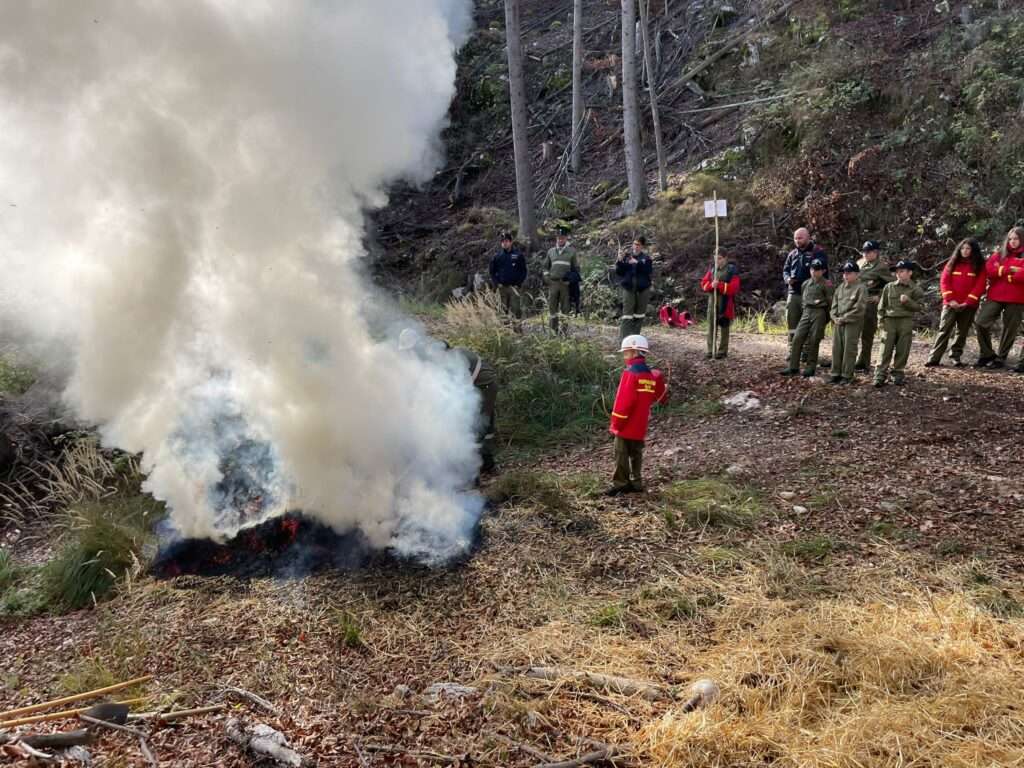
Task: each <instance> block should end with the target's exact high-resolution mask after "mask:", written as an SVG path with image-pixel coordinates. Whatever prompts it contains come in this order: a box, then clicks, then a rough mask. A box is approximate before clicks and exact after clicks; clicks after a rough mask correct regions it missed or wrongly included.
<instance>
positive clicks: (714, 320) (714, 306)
mask: <svg viewBox="0 0 1024 768" xmlns="http://www.w3.org/2000/svg"><path fill="white" fill-rule="evenodd" d="M712 194H713V195H714V201H715V250H714V252H713V253H712V254H711V283H712V287H711V318H710V322H711V359H712V360H714V359H715V355H716V354H717V353H718V349H717V344H716V343H715V342H716V341H717V339H718V286H717V285H714V282H715V277H716V276H717V274H718V190H715V191H714V192H713V193H712Z"/></svg>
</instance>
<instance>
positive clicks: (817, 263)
mask: <svg viewBox="0 0 1024 768" xmlns="http://www.w3.org/2000/svg"><path fill="white" fill-rule="evenodd" d="M811 269H820V270H824V269H825V262H823V261H822V260H821V259H813V260H812V261H811Z"/></svg>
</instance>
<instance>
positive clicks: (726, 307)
mask: <svg viewBox="0 0 1024 768" xmlns="http://www.w3.org/2000/svg"><path fill="white" fill-rule="evenodd" d="M700 289H701V290H702V291H704V293H711V294H713V295H712V296H710V297H709V298H708V351H707V354H706V355H704V356H705V357H707V358H708V359H711V358H714V359H716V360H722V359H724V358H725V357H727V356H728V354H729V326H730V325H732V321H733V320H734V319H735V318H736V294H738V293H739V292H740V275H739V270H737V269H736V265H735V264H733V263H732V262H730V261H729V257H728V256H726V254H725V251H723V250H721V249H719V251H718V253H716V254H715V274H711V270H710V269H709V270H708V271H707V272H705V273H704V277H702V278H701V280H700ZM712 333H714V335H715V337H716V340H717V343H716V344H715V346H716V347H718V349H712V348H711V337H712Z"/></svg>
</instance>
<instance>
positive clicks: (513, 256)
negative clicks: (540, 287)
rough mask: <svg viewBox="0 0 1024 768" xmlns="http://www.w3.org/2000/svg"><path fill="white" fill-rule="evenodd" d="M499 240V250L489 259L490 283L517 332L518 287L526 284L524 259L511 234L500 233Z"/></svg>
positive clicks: (519, 314) (520, 311)
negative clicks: (492, 284)
mask: <svg viewBox="0 0 1024 768" xmlns="http://www.w3.org/2000/svg"><path fill="white" fill-rule="evenodd" d="M500 240H501V250H499V251H498V252H497V253H496V254H495V255H494V257H493V258H492V259H491V265H490V273H491V282H492V283H494V287H495V288H496V289H497V291H498V295H499V296H500V297H501V308H502V309H503V310H504V311H505V312H507V313H508V314H509V315H511V316H512V318H513V327H514V328H515V329H516V330H517V331H518V330H521V328H522V325H521V323H520V321H521V319H522V317H523V307H522V302H521V301H520V299H519V287H520V286H521V285H522V284H523V283H524V282H526V257H525V256H523V254H521V253H520V252H519V250H518V249H517V248H516V247H515V245H514V243H513V240H512V233H511V232H502V233H501V237H500Z"/></svg>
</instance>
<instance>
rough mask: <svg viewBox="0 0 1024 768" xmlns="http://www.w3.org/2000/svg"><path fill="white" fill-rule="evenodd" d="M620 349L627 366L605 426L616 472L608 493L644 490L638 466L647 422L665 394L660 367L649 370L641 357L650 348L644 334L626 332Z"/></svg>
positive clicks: (639, 466)
mask: <svg viewBox="0 0 1024 768" xmlns="http://www.w3.org/2000/svg"><path fill="white" fill-rule="evenodd" d="M619 351H620V352H622V357H623V360H625V363H626V370H624V371H623V372H622V377H621V378H620V379H619V391H618V392H617V393H616V394H615V405H614V406H612V418H611V424H610V425H609V427H608V431H610V432H611V433H612V434H613V435H615V474H614V476H613V477H612V487H611V488H609V489H608V490H607V491H606V492H605V493H606V494H607V495H609V496H616V495H618V494H620V493H639V492H641V491H643V489H644V486H643V480H642V479H641V476H640V470H641V466H642V463H643V455H644V438H645V437H647V422H648V420H649V419H650V416H651V406H652V405H654V404H655V403H660V402H663V401H664V400H665V395H666V388H665V380H664V379H663V378H662V375H661V371H652V370H651V369H650V368H649V367H647V361H646V360H645V359H644V357H645V356H646V354H647V353H648V352H649V351H650V347H649V345H648V344H647V339H646V338H644V337H643V336H639V335H633V336H627V337H626V338H624V339H623V340H622V346H621V347H620V348H619Z"/></svg>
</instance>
